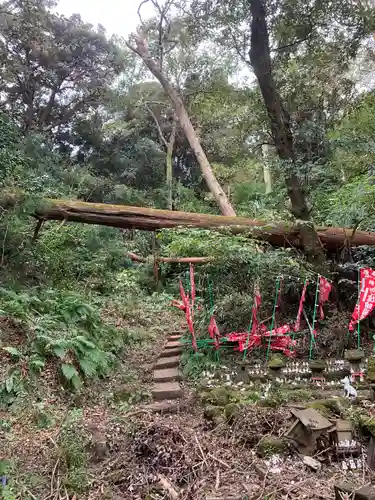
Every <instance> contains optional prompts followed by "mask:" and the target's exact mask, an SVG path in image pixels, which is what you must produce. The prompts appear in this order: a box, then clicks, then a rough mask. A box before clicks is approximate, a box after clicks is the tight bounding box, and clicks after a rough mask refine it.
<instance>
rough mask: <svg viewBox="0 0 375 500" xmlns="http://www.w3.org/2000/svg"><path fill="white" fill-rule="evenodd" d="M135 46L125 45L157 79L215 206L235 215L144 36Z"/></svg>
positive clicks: (171, 86) (180, 101) (184, 112)
mask: <svg viewBox="0 0 375 500" xmlns="http://www.w3.org/2000/svg"><path fill="white" fill-rule="evenodd" d="M135 43H136V45H135V46H134V45H132V44H129V43H128V44H127V46H128V47H129V48H130V49H131V50H132V51H133V52H135V53H136V54H138V56H139V57H140V58H141V59H142V60H143V62H144V64H145V65H146V66H147V68H148V69H149V70H150V71H151V73H152V74H153V75H154V76H155V78H157V79H158V80H159V82H160V84H161V86H162V87H163V89H164V90H165V93H166V94H167V96H168V97H169V99H170V100H171V102H172V105H173V107H174V110H175V113H176V115H177V118H178V120H179V122H180V124H181V127H182V129H183V131H184V133H185V135H186V138H187V140H188V141H189V144H190V147H191V149H192V150H193V151H194V154H195V156H196V158H197V161H198V163H199V166H200V169H201V172H202V176H203V178H204V180H205V181H206V183H207V186H208V188H209V190H210V191H211V193H212V194H213V196H214V198H215V200H216V202H217V204H218V205H219V207H220V211H221V213H222V214H223V215H236V213H235V211H234V209H233V207H232V205H231V203H230V201H229V200H228V198H227V196H226V194H225V193H224V191H223V189H222V187H221V186H220V184H219V183H218V181H217V179H216V177H215V174H214V173H213V171H212V169H211V166H210V163H209V161H208V159H207V156H206V154H205V152H204V151H203V148H202V146H201V143H200V141H199V139H198V136H197V134H196V132H195V130H194V127H193V125H192V123H191V120H190V118H189V115H188V113H187V111H186V108H185V106H184V103H183V102H182V99H181V97H180V96H179V94H178V92H177V91H176V89H175V88H174V87H173V85H172V84H171V82H170V81H169V80H168V78H167V77H166V76H165V74H164V73H163V70H162V68H161V66H160V64H159V63H158V62H157V61H155V60H154V59H153V58H152V56H151V54H150V52H149V50H148V46H147V41H146V37H145V34H142V33H141V34H139V35H137V36H136V38H135Z"/></svg>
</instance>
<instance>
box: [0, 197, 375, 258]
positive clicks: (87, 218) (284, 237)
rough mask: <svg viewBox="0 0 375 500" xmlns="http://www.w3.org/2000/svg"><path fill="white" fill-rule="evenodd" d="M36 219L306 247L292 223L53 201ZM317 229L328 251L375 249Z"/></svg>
mask: <svg viewBox="0 0 375 500" xmlns="http://www.w3.org/2000/svg"><path fill="white" fill-rule="evenodd" d="M17 201H18V199H17V198H16V197H13V198H12V197H9V195H8V196H7V197H6V199H5V200H4V202H3V203H4V204H3V206H4V205H6V206H7V207H10V206H11V205H15V204H16V203H17ZM34 215H35V216H36V217H37V218H38V219H42V220H62V221H63V220H66V221H72V222H83V223H86V224H99V225H104V226H111V227H118V228H124V229H139V230H144V231H155V230H157V229H165V228H169V229H173V228H178V227H186V228H201V229H211V230H219V231H228V232H230V233H231V234H241V233H245V234H247V235H248V236H250V237H253V238H256V239H260V240H263V241H267V242H268V243H270V244H271V245H275V246H281V247H295V248H302V247H303V245H302V241H301V238H300V224H299V225H298V227H297V226H296V225H294V224H293V223H267V222H263V221H260V220H255V219H247V218H245V217H230V216H223V215H207V214H200V213H189V212H172V211H169V210H157V209H154V208H143V207H131V206H127V205H110V204H104V203H88V202H84V201H75V200H52V199H48V200H44V201H43V203H41V205H40V207H38V208H37V209H36V210H35V213H34ZM315 229H316V231H317V234H318V237H319V239H320V241H321V243H322V245H323V246H324V247H325V248H326V249H328V250H338V249H340V248H342V247H343V246H345V245H347V246H359V245H375V232H367V231H356V230H353V229H345V228H340V227H316V228H315Z"/></svg>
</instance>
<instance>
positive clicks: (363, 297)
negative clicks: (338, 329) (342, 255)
mask: <svg viewBox="0 0 375 500" xmlns="http://www.w3.org/2000/svg"><path fill="white" fill-rule="evenodd" d="M360 279H361V286H360V293H359V298H358V301H357V304H356V306H355V309H354V312H353V314H352V319H351V320H350V323H349V330H350V331H351V332H352V331H353V330H354V326H355V325H356V324H357V323H358V322H359V321H362V320H363V319H365V318H367V316H368V315H369V314H370V313H371V311H372V310H373V309H374V307H375V271H374V270H373V269H369V268H362V269H361V270H360Z"/></svg>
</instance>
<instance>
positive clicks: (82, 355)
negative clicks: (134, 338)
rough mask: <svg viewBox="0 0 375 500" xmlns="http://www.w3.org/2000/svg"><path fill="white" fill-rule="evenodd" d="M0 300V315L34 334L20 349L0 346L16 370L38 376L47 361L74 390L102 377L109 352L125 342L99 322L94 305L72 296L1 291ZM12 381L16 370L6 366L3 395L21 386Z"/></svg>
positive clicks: (117, 331) (116, 331)
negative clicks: (0, 312) (52, 363)
mask: <svg viewBox="0 0 375 500" xmlns="http://www.w3.org/2000/svg"><path fill="white" fill-rule="evenodd" d="M0 298H1V301H2V304H3V313H4V314H6V315H7V316H11V317H13V318H16V319H18V320H20V321H21V325H23V327H24V328H25V329H26V330H27V331H33V332H34V333H33V337H32V338H31V339H30V341H29V342H26V343H25V344H24V345H23V346H18V347H17V348H15V347H12V346H5V347H3V350H4V351H6V352H7V353H9V355H10V356H11V358H12V360H13V363H14V364H15V365H16V367H17V366H18V365H19V366H21V365H22V366H24V369H27V370H30V371H32V372H34V373H38V372H40V371H43V370H44V368H45V363H46V361H47V360H51V359H53V360H54V366H55V367H57V368H58V369H59V371H60V374H61V376H62V379H63V382H64V383H65V384H66V385H67V386H68V387H70V388H72V389H74V390H79V389H80V388H81V386H82V382H83V380H84V379H85V378H94V377H105V376H106V375H107V374H108V373H109V370H110V368H111V367H112V366H113V363H114V361H115V356H114V353H115V352H116V351H118V350H119V349H120V348H121V347H122V346H123V345H124V342H126V341H127V337H126V335H125V334H124V332H123V331H121V330H120V329H116V328H114V327H113V326H111V325H110V324H107V323H105V322H104V321H103V320H102V318H101V316H100V311H99V310H98V309H97V304H96V307H94V306H95V304H94V303H92V304H89V303H87V302H84V301H83V300H82V298H81V296H80V295H78V294H76V293H73V292H60V293H56V290H48V289H47V290H45V291H43V292H41V293H35V292H34V293H30V292H27V291H23V292H19V293H15V292H12V291H9V290H5V289H3V288H1V289H0ZM18 377H19V369H18V368H17V369H16V370H14V368H13V367H12V368H11V370H10V373H9V374H8V376H7V378H6V379H5V382H4V384H3V392H4V391H5V392H6V394H8V395H17V394H18V393H19V392H20V390H21V387H20V385H22V384H21V381H22V379H21V381H20V380H19V379H18ZM8 399H9V398H8Z"/></svg>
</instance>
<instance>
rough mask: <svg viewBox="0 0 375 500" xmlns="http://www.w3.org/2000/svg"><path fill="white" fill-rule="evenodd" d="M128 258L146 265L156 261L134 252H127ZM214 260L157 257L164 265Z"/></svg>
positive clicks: (205, 262)
mask: <svg viewBox="0 0 375 500" xmlns="http://www.w3.org/2000/svg"><path fill="white" fill-rule="evenodd" d="M127 256H128V257H129V259H131V260H132V261H134V262H142V263H146V262H152V261H153V260H154V258H153V257H152V256H150V257H142V256H140V255H137V254H136V253H133V252H127ZM212 260H213V259H212V258H211V257H157V261H158V262H162V263H164V264H208V263H209V262H212Z"/></svg>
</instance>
